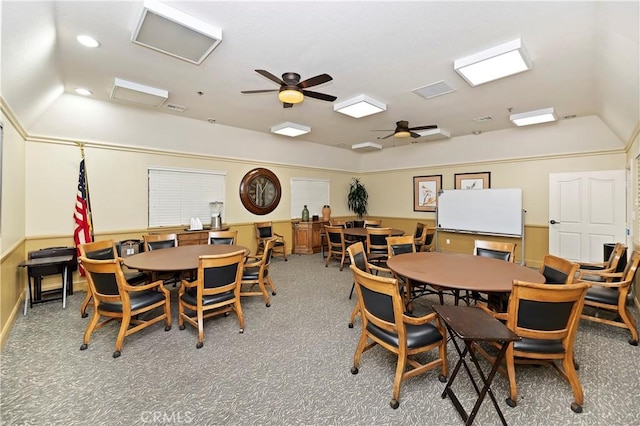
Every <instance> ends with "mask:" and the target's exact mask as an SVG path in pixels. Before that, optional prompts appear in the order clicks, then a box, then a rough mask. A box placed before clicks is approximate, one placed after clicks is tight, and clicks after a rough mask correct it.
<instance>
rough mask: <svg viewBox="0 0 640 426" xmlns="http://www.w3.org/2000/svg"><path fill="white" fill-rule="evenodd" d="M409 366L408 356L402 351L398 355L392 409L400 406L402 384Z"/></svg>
mask: <svg viewBox="0 0 640 426" xmlns="http://www.w3.org/2000/svg"><path fill="white" fill-rule="evenodd" d="M406 364H407V354H406V352H405V351H403V350H402V348H401V349H400V353H399V354H398V365H397V366H396V377H395V378H394V379H393V398H392V399H391V402H390V405H391V408H393V409H396V408H398V407H399V406H400V385H401V384H402V376H403V375H404V369H405V367H406Z"/></svg>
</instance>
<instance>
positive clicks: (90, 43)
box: [76, 34, 100, 47]
mask: <svg viewBox="0 0 640 426" xmlns="http://www.w3.org/2000/svg"><path fill="white" fill-rule="evenodd" d="M76 40H78V43H80V44H81V45H83V46H86V47H98V46H100V43H98V40H96V39H95V38H93V37H91V36H88V35H84V34H82V35H79V36H78V37H76Z"/></svg>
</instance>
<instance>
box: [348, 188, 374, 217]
mask: <svg viewBox="0 0 640 426" xmlns="http://www.w3.org/2000/svg"><path fill="white" fill-rule="evenodd" d="M368 199H369V194H367V189H366V188H365V187H364V185H363V184H362V183H361V182H360V179H358V178H353V180H352V181H351V183H350V184H349V194H348V196H347V203H348V206H349V210H351V211H352V212H354V213H355V214H356V216H358V221H360V222H362V218H363V216H364V215H366V214H367V202H368ZM362 223H364V222H362ZM354 225H355V226H358V224H357V222H356V223H355V224H354ZM360 226H362V224H360Z"/></svg>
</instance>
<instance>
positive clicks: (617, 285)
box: [577, 279, 633, 288]
mask: <svg viewBox="0 0 640 426" xmlns="http://www.w3.org/2000/svg"><path fill="white" fill-rule="evenodd" d="M577 282H578V283H584V284H588V285H589V287H604V288H622V287H627V286H629V285H631V283H632V282H633V280H627V281H617V282H602V281H589V280H583V279H579V280H578V281H577Z"/></svg>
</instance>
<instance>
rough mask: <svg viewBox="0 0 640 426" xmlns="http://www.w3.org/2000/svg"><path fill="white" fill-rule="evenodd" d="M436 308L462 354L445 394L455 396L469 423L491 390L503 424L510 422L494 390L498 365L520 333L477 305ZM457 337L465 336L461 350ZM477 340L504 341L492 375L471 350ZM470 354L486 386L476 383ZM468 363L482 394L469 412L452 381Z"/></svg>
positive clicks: (439, 306) (461, 414)
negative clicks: (516, 332)
mask: <svg viewBox="0 0 640 426" xmlns="http://www.w3.org/2000/svg"><path fill="white" fill-rule="evenodd" d="M433 310H434V311H435V312H436V313H437V314H438V315H439V316H440V318H442V320H443V321H444V323H445V325H446V327H447V330H449V333H450V335H451V340H452V341H453V344H454V346H455V348H456V351H457V352H458V355H459V356H460V359H459V360H458V363H457V364H456V366H455V368H454V369H453V373H452V374H451V377H450V378H449V381H448V382H447V386H446V387H445V388H444V391H443V392H442V398H446V397H447V396H449V398H451V402H453V405H454V406H455V408H456V410H457V411H458V413H459V414H460V416H461V417H462V420H463V421H464V422H465V424H466V425H470V424H472V423H473V420H474V419H475V417H476V414H478V409H479V408H480V405H481V404H482V401H483V400H484V397H485V396H486V394H487V393H488V394H489V397H490V398H491V401H492V402H493V406H494V407H495V409H496V411H497V412H498V416H499V417H500V420H501V421H502V424H503V425H506V424H507V422H506V420H505V419H504V416H503V415H502V411H500V407H499V406H498V402H497V401H496V398H495V396H494V395H493V392H492V391H491V382H492V380H493V377H494V376H495V375H496V372H497V371H498V367H499V366H500V363H501V362H502V359H503V358H504V354H505V352H506V351H507V348H508V347H509V345H510V344H511V342H514V341H516V340H520V337H519V336H518V335H517V334H515V333H514V332H512V331H511V330H509V329H508V328H507V327H506V326H505V325H504V324H502V323H501V322H500V321H498V320H497V319H495V318H493V317H492V316H491V315H489V314H487V313H486V312H484V311H483V310H482V309H480V308H478V307H473V306H448V305H434V306H433ZM456 338H458V339H461V340H462V341H463V342H464V350H461V348H460V346H461V345H459V343H458V342H457V341H456ZM474 342H500V343H502V348H501V349H500V352H499V353H498V356H497V357H496V360H495V362H494V363H493V366H492V367H491V371H490V372H489V375H488V376H485V375H484V373H483V372H482V369H481V368H480V365H478V360H477V358H476V356H475V354H474V353H473V351H472V350H471V345H472V344H473V343H474ZM467 354H469V355H470V358H471V361H472V363H473V365H475V367H476V370H477V371H478V374H479V375H480V378H481V379H482V383H483V386H482V389H480V388H478V384H477V383H476V381H475V379H474V377H473V375H472V374H471V370H470V369H469V365H468V364H467V362H466V361H465V358H466V356H467ZM461 366H464V368H465V370H466V371H467V375H468V376H469V379H470V380H471V383H472V384H473V387H474V389H475V390H476V393H477V394H478V399H477V401H476V403H475V405H474V406H473V410H471V413H470V414H467V412H466V411H465V409H464V408H463V407H462V404H460V401H459V400H458V398H457V397H456V395H455V393H454V392H453V389H451V385H452V384H453V381H454V380H455V378H456V375H457V374H458V371H459V370H460V367H461Z"/></svg>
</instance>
